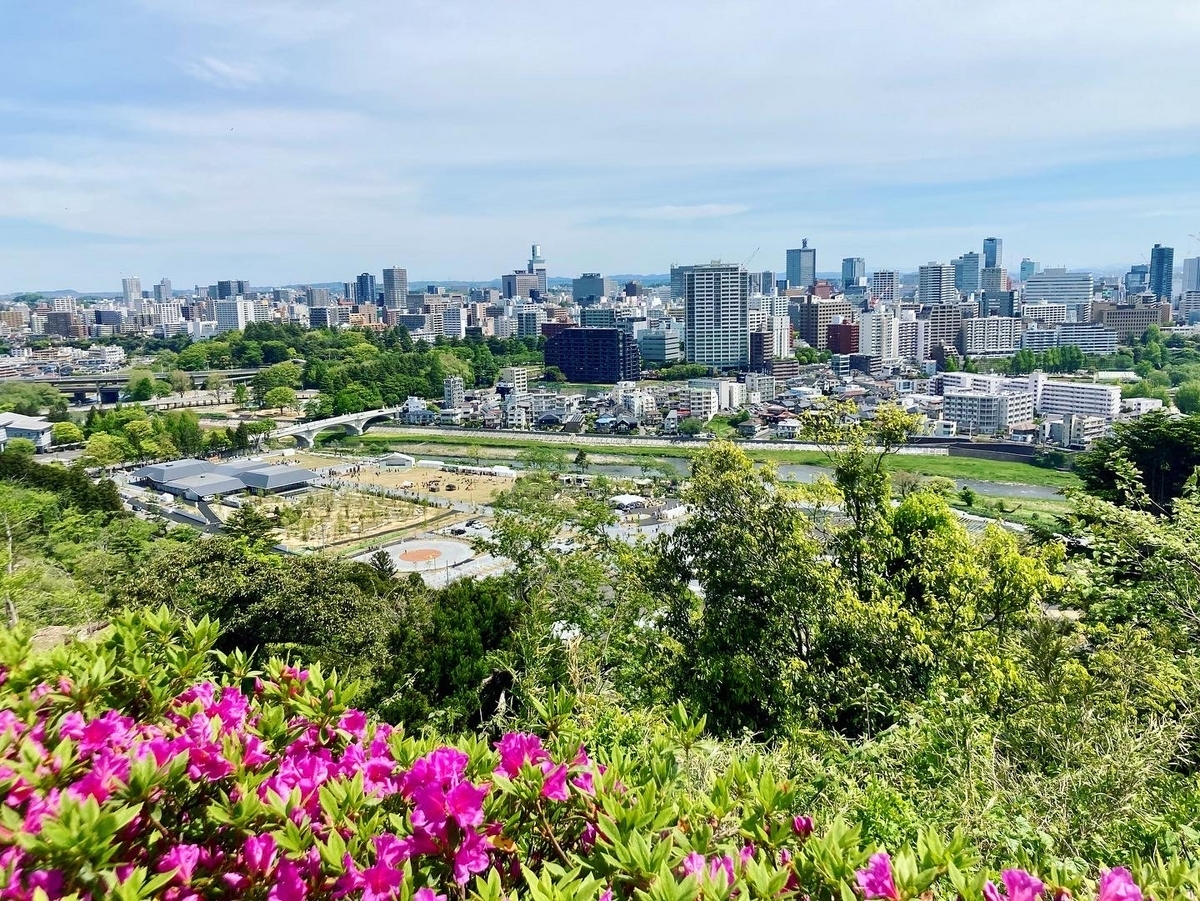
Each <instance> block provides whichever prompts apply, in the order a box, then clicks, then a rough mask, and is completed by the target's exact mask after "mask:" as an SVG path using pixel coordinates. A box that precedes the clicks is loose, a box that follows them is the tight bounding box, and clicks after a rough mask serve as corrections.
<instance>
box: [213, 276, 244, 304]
mask: <svg viewBox="0 0 1200 901" xmlns="http://www.w3.org/2000/svg"><path fill="white" fill-rule="evenodd" d="M249 293H250V283H249V282H247V281H246V280H245V279H240V278H227V279H222V280H220V281H218V282H217V293H216V298H217V300H229V299H230V298H233V297H245V296H246V295H247V294H249Z"/></svg>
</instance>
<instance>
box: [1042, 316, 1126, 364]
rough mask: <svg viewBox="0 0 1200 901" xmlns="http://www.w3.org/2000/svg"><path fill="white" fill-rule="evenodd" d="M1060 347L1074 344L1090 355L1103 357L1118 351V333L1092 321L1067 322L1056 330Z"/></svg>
mask: <svg viewBox="0 0 1200 901" xmlns="http://www.w3.org/2000/svg"><path fill="white" fill-rule="evenodd" d="M1054 333H1055V335H1056V336H1057V338H1058V346H1059V347H1067V346H1068V345H1072V344H1073V345H1074V346H1075V347H1078V348H1079V349H1080V350H1081V351H1083V352H1084V353H1085V354H1088V355H1089V356H1098V357H1103V356H1107V355H1108V354H1115V353H1116V352H1117V333H1116V332H1114V331H1113V330H1112V329H1110V328H1105V327H1104V326H1102V325H1099V324H1096V323H1091V322H1066V323H1063V324H1062V325H1060V326H1059V327H1058V328H1056V329H1055V330H1054Z"/></svg>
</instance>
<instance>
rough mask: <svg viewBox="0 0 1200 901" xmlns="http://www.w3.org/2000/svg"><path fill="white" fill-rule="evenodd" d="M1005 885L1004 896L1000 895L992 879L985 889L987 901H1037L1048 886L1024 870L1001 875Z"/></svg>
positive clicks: (1007, 871)
mask: <svg viewBox="0 0 1200 901" xmlns="http://www.w3.org/2000/svg"><path fill="white" fill-rule="evenodd" d="M1000 881H1001V882H1003V883H1004V892H1005V894H1004V895H1001V894H1000V891H999V889H997V888H996V884H995V883H994V882H992V881H991V880H990V879H989V880H988V881H987V883H986V884H985V885H984V887H983V896H984V897H985V898H986V899H987V901H1005V898H1006V897H1007V901H1036V899H1037V898H1038V897H1039V896H1040V895H1041V894H1042V892H1044V891H1045V890H1046V886H1044V885H1043V884H1042V881H1041V880H1040V879H1038V878H1037V877H1036V876H1031V875H1030V874H1029V873H1026V872H1025V871H1024V870H1015V869H1014V870H1005V871H1004V872H1002V873H1001V874H1000Z"/></svg>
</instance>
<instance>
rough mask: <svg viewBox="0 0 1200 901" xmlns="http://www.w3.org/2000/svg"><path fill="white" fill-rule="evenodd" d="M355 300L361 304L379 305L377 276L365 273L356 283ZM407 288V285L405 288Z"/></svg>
mask: <svg viewBox="0 0 1200 901" xmlns="http://www.w3.org/2000/svg"><path fill="white" fill-rule="evenodd" d="M354 286H355V287H354V298H355V300H357V301H358V302H359V303H378V302H379V300H378V295H377V293H376V291H375V276H373V275H372V274H371V273H369V272H364V273H363V274H362V275H360V276H359V277H358V278H357V279H355V281H354ZM405 287H407V285H406V286H405Z"/></svg>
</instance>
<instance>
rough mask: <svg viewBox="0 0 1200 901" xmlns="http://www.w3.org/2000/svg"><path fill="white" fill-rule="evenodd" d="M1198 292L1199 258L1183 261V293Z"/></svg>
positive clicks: (1199, 288)
mask: <svg viewBox="0 0 1200 901" xmlns="http://www.w3.org/2000/svg"><path fill="white" fill-rule="evenodd" d="M1189 291H1200V257H1189V258H1188V259H1186V260H1184V261H1183V293H1184V294H1186V293H1188V292H1189Z"/></svg>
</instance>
